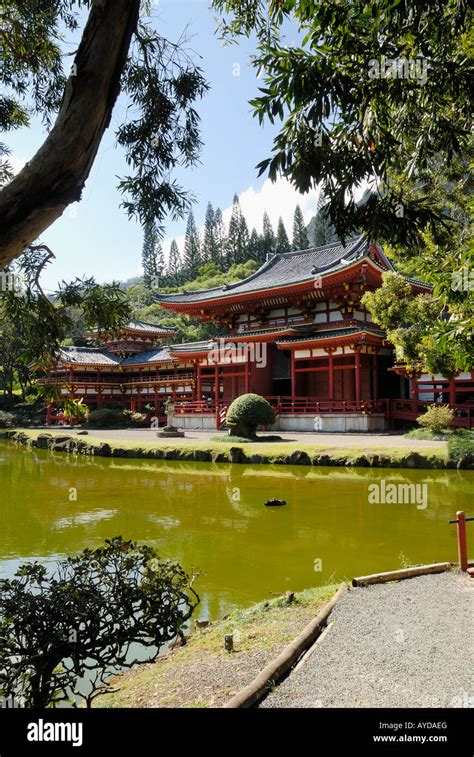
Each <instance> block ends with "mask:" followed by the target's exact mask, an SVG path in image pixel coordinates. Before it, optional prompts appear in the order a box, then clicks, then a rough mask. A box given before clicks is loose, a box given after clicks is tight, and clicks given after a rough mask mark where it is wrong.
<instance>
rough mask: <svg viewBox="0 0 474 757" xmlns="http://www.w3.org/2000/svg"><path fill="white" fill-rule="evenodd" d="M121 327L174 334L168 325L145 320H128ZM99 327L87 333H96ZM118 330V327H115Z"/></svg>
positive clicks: (174, 331) (167, 334)
mask: <svg viewBox="0 0 474 757" xmlns="http://www.w3.org/2000/svg"><path fill="white" fill-rule="evenodd" d="M122 329H131V330H133V331H143V332H151V333H153V334H161V335H163V336H174V335H175V334H176V329H174V328H171V327H170V326H160V324H159V323H148V322H147V321H128V323H125V324H124V325H123V326H122ZM98 331H99V329H97V328H95V329H90V330H89V331H88V332H87V333H89V334H97V333H98ZM117 331H120V329H117Z"/></svg>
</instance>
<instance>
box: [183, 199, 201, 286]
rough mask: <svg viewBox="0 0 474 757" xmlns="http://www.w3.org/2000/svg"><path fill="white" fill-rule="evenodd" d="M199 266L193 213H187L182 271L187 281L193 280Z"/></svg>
mask: <svg viewBox="0 0 474 757" xmlns="http://www.w3.org/2000/svg"><path fill="white" fill-rule="evenodd" d="M200 265H201V243H200V239H199V232H198V230H197V229H196V223H195V221H194V215H193V211H192V210H191V211H190V212H189V216H188V223H187V225H186V234H185V237H184V257H183V271H184V274H185V276H186V277H187V279H188V280H192V279H195V278H196V276H197V272H198V269H199V266H200Z"/></svg>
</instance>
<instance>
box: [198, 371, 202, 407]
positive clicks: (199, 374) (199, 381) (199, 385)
mask: <svg viewBox="0 0 474 757" xmlns="http://www.w3.org/2000/svg"><path fill="white" fill-rule="evenodd" d="M197 398H198V400H199V401H200V400H201V399H202V392H201V363H199V362H198V364H197Z"/></svg>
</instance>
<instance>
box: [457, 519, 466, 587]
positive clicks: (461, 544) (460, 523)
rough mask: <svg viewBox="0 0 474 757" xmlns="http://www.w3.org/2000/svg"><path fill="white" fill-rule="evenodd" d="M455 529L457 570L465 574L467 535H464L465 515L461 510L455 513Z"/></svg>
mask: <svg viewBox="0 0 474 757" xmlns="http://www.w3.org/2000/svg"><path fill="white" fill-rule="evenodd" d="M456 517H457V521H456V527H457V532H458V559H459V569H460V570H462V571H464V572H466V570H467V535H466V515H465V513H464V512H463V510H458V511H457V513H456Z"/></svg>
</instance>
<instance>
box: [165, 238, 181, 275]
mask: <svg viewBox="0 0 474 757" xmlns="http://www.w3.org/2000/svg"><path fill="white" fill-rule="evenodd" d="M182 268H183V264H182V262H181V254H180V251H179V247H178V245H177V243H176V240H175V239H173V241H172V242H171V246H170V254H169V258H168V279H169V283H170V284H171V286H179V284H181V281H182Z"/></svg>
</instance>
